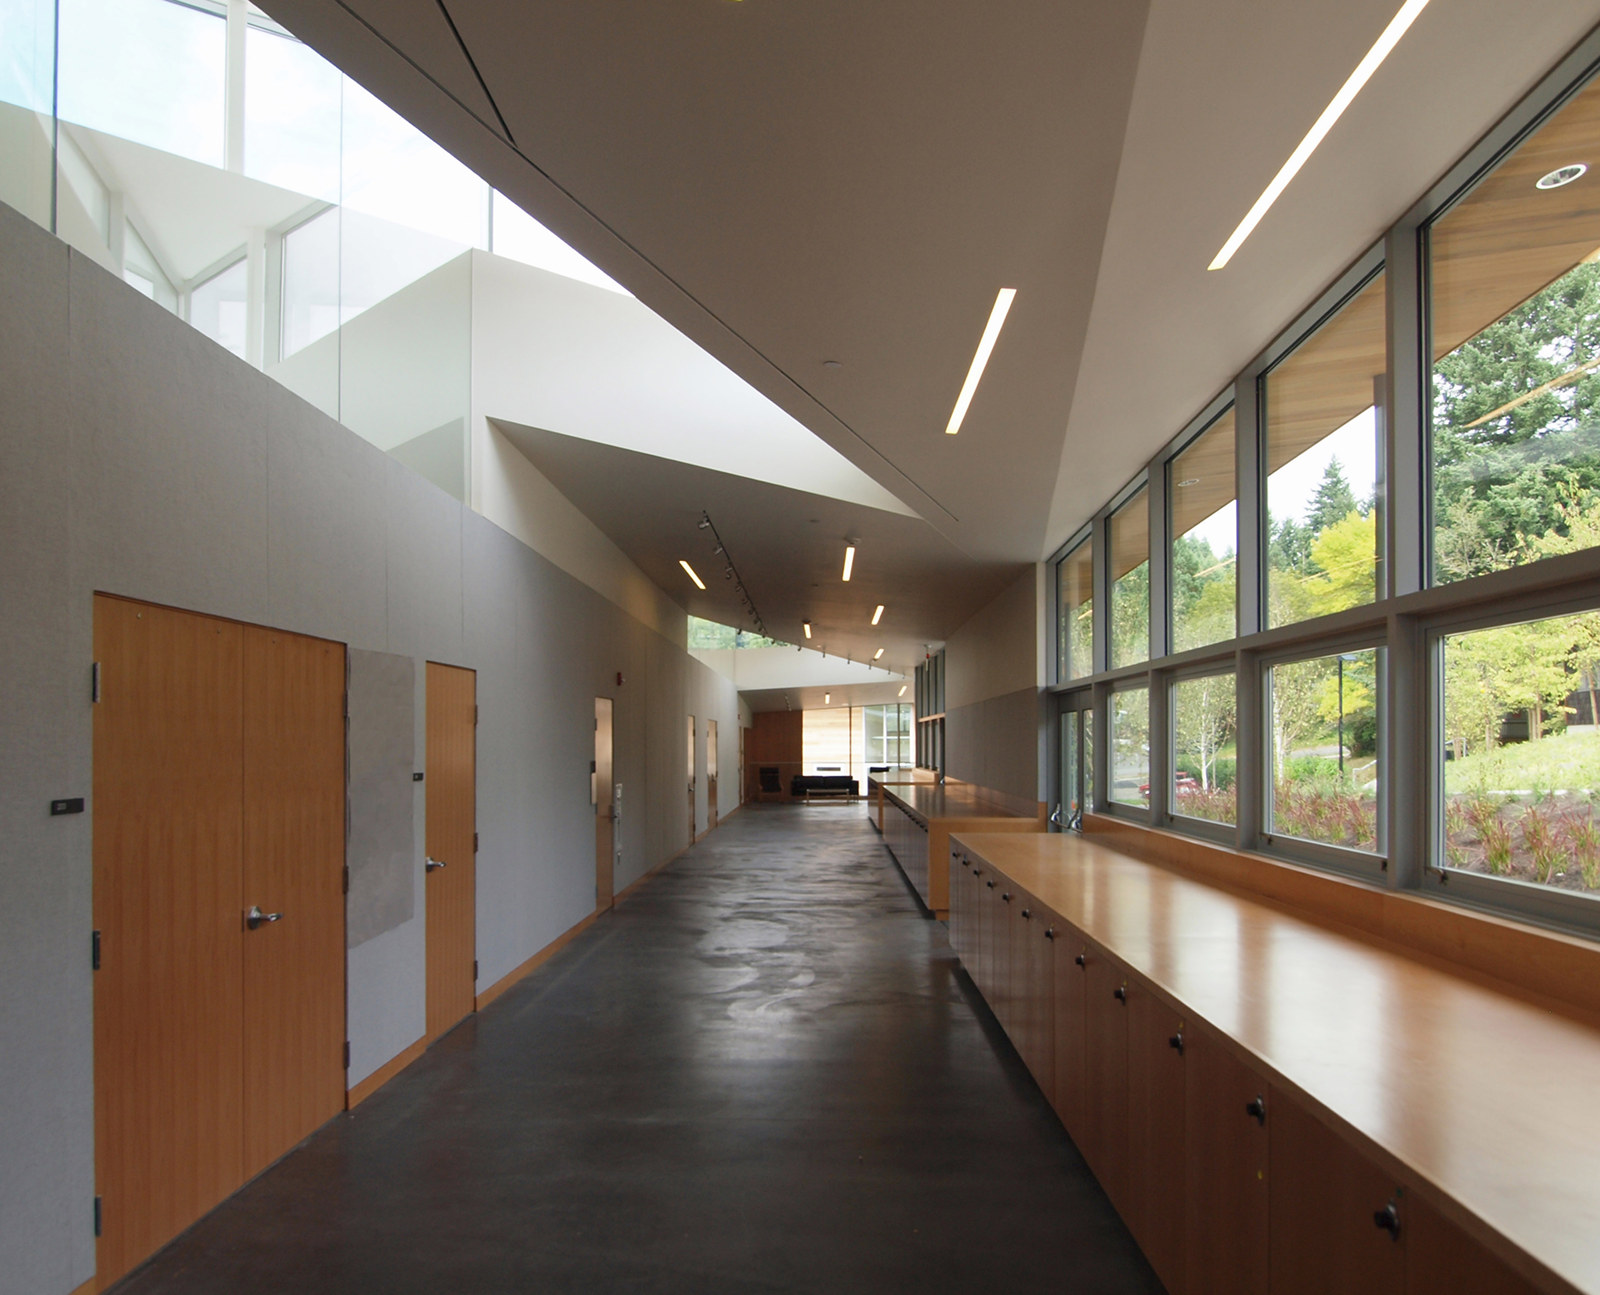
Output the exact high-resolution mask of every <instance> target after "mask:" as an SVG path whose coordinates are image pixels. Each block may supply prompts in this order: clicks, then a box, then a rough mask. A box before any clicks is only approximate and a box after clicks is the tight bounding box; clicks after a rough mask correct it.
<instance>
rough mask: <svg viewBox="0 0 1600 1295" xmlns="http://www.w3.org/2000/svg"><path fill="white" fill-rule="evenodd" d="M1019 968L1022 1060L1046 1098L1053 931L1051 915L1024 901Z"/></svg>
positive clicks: (1050, 1076)
mask: <svg viewBox="0 0 1600 1295" xmlns="http://www.w3.org/2000/svg"><path fill="white" fill-rule="evenodd" d="M1020 916H1021V917H1022V931H1023V949H1024V950H1025V953H1026V958H1025V960H1024V964H1023V969H1022V982H1023V985H1024V986H1025V989H1024V1001H1025V1002H1026V1004H1027V1006H1026V1008H1025V1012H1026V1015H1027V1018H1028V1052H1027V1055H1026V1056H1025V1058H1024V1060H1026V1061H1027V1063H1028V1070H1029V1071H1030V1072H1031V1073H1032V1075H1033V1080H1034V1082H1035V1083H1036V1084H1038V1085H1039V1088H1040V1090H1041V1091H1042V1092H1044V1094H1045V1095H1046V1096H1053V1094H1054V1091H1055V1060H1056V1059H1055V1030H1054V1029H1053V1025H1054V1021H1053V1019H1052V1018H1053V1017H1054V1015H1055V928H1054V926H1053V924H1052V922H1053V914H1051V913H1050V912H1049V911H1047V910H1046V909H1043V908H1041V907H1040V906H1039V904H1038V902H1037V901H1035V900H1034V899H1032V898H1031V897H1030V898H1029V899H1028V901H1027V904H1026V905H1025V906H1024V908H1023V910H1022V913H1021V914H1020Z"/></svg>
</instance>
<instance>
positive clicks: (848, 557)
mask: <svg viewBox="0 0 1600 1295" xmlns="http://www.w3.org/2000/svg"><path fill="white" fill-rule="evenodd" d="M855 564H856V546H855V545H854V544H846V545H845V546H844V578H845V579H846V580H848V579H850V569H851V568H852V567H854V566H855Z"/></svg>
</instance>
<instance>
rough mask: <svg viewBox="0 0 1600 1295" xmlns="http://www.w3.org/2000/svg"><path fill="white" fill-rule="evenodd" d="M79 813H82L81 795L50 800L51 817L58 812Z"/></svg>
mask: <svg viewBox="0 0 1600 1295" xmlns="http://www.w3.org/2000/svg"><path fill="white" fill-rule="evenodd" d="M81 813H83V797H82V796H69V797H68V798H67V799H65V800H53V801H51V802H50V816H51V817H52V818H54V817H56V816H57V815H59V814H81Z"/></svg>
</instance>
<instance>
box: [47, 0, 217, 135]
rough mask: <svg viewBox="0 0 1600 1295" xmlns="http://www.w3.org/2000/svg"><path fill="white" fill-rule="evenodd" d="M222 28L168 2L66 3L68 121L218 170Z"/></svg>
mask: <svg viewBox="0 0 1600 1295" xmlns="http://www.w3.org/2000/svg"><path fill="white" fill-rule="evenodd" d="M226 31H227V27H226V23H225V22H224V21H223V19H222V18H221V17H220V16H218V15H216V14H211V13H206V12H203V11H202V10H200V9H194V8H190V7H189V6H187V5H181V4H172V3H169V0H61V53H60V58H61V72H60V111H61V117H62V120H64V121H71V122H76V123H77V124H79V125H81V126H88V127H90V128H91V129H93V130H98V131H104V132H105V133H106V134H108V135H116V136H119V137H121V138H122V139H131V140H133V141H134V142H135V143H138V144H148V145H149V146H150V147H151V148H158V149H161V150H162V151H164V152H167V153H176V154H178V155H179V156H180V157H187V158H192V159H193V160H194V161H196V162H205V163H208V164H209V165H211V166H221V165H222V161H223V156H222V153H223V122H224V111H225V110H224V101H223V100H224V95H223V82H224V80H225V63H226V57H225V45H226Z"/></svg>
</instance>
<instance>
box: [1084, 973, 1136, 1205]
mask: <svg viewBox="0 0 1600 1295" xmlns="http://www.w3.org/2000/svg"><path fill="white" fill-rule="evenodd" d="M1088 964H1089V965H1088V975H1087V977H1086V983H1085V990H1086V993H1087V998H1088V1010H1087V1011H1086V1013H1085V1015H1084V1039H1085V1047H1084V1069H1085V1075H1086V1080H1087V1082H1086V1083H1085V1085H1084V1121H1083V1128H1084V1136H1083V1138H1082V1139H1081V1140H1080V1141H1079V1143H1078V1148H1079V1150H1081V1151H1082V1152H1083V1155H1084V1159H1086V1160H1087V1161H1088V1162H1089V1168H1090V1169H1092V1170H1094V1175H1095V1177H1096V1178H1098V1179H1099V1180H1100V1185H1101V1186H1102V1187H1104V1188H1105V1189H1106V1195H1107V1196H1109V1197H1110V1198H1111V1203H1112V1204H1113V1205H1115V1206H1116V1207H1117V1211H1118V1213H1120V1214H1122V1215H1123V1217H1124V1218H1126V1217H1127V1213H1128V1205H1127V1166H1128V1005H1127V994H1128V977H1127V973H1126V972H1125V971H1124V970H1123V968H1122V967H1120V966H1118V965H1117V964H1116V963H1114V962H1112V961H1111V960H1110V959H1109V958H1107V957H1106V956H1105V955H1104V954H1099V953H1090V954H1089V958H1088Z"/></svg>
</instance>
